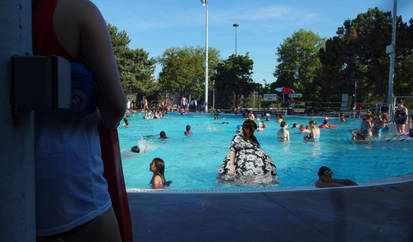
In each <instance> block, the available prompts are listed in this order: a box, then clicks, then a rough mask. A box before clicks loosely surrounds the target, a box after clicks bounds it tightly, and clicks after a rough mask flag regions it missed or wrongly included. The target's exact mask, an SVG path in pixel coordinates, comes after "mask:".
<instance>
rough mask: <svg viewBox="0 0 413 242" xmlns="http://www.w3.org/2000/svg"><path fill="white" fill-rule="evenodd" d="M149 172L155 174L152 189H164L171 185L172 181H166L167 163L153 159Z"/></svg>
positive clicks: (159, 159)
mask: <svg viewBox="0 0 413 242" xmlns="http://www.w3.org/2000/svg"><path fill="white" fill-rule="evenodd" d="M149 170H150V171H151V172H153V176H152V179H151V182H150V184H151V185H152V189H162V188H165V187H167V186H169V185H170V184H171V181H166V180H165V176H164V171H165V163H164V161H163V160H162V159H161V158H155V159H153V160H152V162H151V163H150V164H149Z"/></svg>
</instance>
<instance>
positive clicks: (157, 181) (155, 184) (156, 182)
mask: <svg viewBox="0 0 413 242" xmlns="http://www.w3.org/2000/svg"><path fill="white" fill-rule="evenodd" d="M160 188H163V182H162V178H161V177H160V176H158V175H156V176H155V177H154V178H153V180H152V189H160Z"/></svg>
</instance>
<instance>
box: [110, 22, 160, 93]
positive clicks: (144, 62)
mask: <svg viewBox="0 0 413 242" xmlns="http://www.w3.org/2000/svg"><path fill="white" fill-rule="evenodd" d="M108 29H109V33H110V36H111V40H112V46H113V51H114V53H115V57H116V62H117V64H118V68H119V75H120V78H121V81H122V87H123V89H124V90H125V92H126V93H138V94H139V95H145V96H147V95H151V94H152V93H153V92H154V91H156V90H157V88H158V87H157V85H156V83H155V78H154V72H155V64H156V60H155V59H154V58H149V53H148V52H146V51H144V50H143V49H135V50H133V49H130V48H129V47H128V45H129V43H130V39H129V36H128V35H127V33H126V31H125V30H122V31H118V29H117V27H116V26H113V25H110V24H108Z"/></svg>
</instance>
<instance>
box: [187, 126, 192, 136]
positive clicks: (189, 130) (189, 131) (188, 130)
mask: <svg viewBox="0 0 413 242" xmlns="http://www.w3.org/2000/svg"><path fill="white" fill-rule="evenodd" d="M191 134H192V132H191V125H187V126H186V131H185V135H191Z"/></svg>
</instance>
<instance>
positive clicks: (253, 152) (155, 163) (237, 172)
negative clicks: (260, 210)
mask: <svg viewBox="0 0 413 242" xmlns="http://www.w3.org/2000/svg"><path fill="white" fill-rule="evenodd" d="M145 103H146V102H145ZM128 106H129V105H128ZM170 111H176V112H177V113H179V114H180V115H184V114H186V113H188V112H189V109H188V102H187V101H186V99H185V98H184V97H183V98H182V99H181V105H174V106H172V105H171V104H170V103H169V102H168V103H167V104H161V105H158V107H157V108H156V109H155V110H151V109H150V108H149V106H146V104H145V106H144V107H143V109H137V110H136V111H134V110H132V109H129V110H128V111H127V112H126V114H125V118H124V123H123V126H125V127H128V125H129V124H128V121H127V118H128V117H130V115H135V114H136V113H138V114H139V115H141V114H142V113H144V115H143V116H142V118H143V119H160V118H165V117H166V114H167V113H168V112H170ZM195 111H196V110H195ZM236 112H239V111H238V110H237V111H236ZM239 113H240V114H241V115H242V116H243V117H244V122H243V124H242V125H237V128H236V132H237V134H236V135H235V136H234V137H233V139H232V141H231V144H230V151H229V152H228V154H227V155H226V157H225V159H224V161H223V162H222V164H221V166H220V168H219V171H218V175H217V181H218V182H219V183H223V184H230V185H238V186H259V185H276V184H279V181H278V176H277V168H276V166H275V164H274V162H273V161H272V159H271V158H270V157H269V156H268V155H267V153H266V152H265V151H264V150H263V149H262V148H261V146H260V144H259V142H258V140H257V138H256V137H255V135H254V132H255V131H257V132H263V131H264V130H265V129H266V128H267V124H266V123H265V122H269V121H270V120H271V114H270V113H269V112H264V113H262V115H261V118H260V117H259V115H257V114H256V113H254V112H253V111H250V110H245V111H243V112H239ZM211 114H212V115H213V116H214V120H219V119H220V112H219V111H217V110H212V111H211ZM275 120H276V122H277V123H279V125H280V129H279V130H278V132H277V137H278V140H279V142H282V143H287V142H290V140H291V138H290V131H292V130H297V132H299V133H301V134H302V137H303V140H304V141H305V142H319V141H320V137H321V132H320V129H334V128H338V127H339V125H338V124H332V123H330V121H329V118H328V117H325V118H324V120H323V123H322V124H321V125H318V124H317V122H316V121H314V120H311V121H310V122H309V123H308V124H297V123H293V125H292V127H291V128H290V129H287V128H288V126H289V124H288V122H287V121H286V120H285V119H284V115H283V114H276V115H275ZM338 120H339V122H340V123H344V122H346V117H345V115H344V113H341V114H340V116H339V119H338ZM257 123H258V124H257ZM391 123H392V122H390V120H389V114H388V113H387V112H383V113H382V112H377V113H372V112H369V113H367V115H366V116H365V117H364V118H363V119H362V122H361V126H360V128H358V129H352V130H350V133H351V135H352V138H351V139H352V141H353V142H354V143H355V144H357V143H365V142H368V141H371V140H372V139H374V138H380V137H381V136H382V135H383V133H386V132H389V124H391ZM394 123H395V124H396V128H397V132H398V136H400V135H405V136H406V137H409V136H410V137H413V129H411V130H410V133H409V132H406V127H407V124H408V109H407V108H406V107H404V102H403V100H399V101H398V104H397V107H396V109H395V114H394ZM223 124H228V122H223ZM192 134H193V133H192V131H191V126H190V125H186V127H185V131H184V135H192ZM159 138H160V139H167V138H168V137H167V136H166V133H165V131H161V132H160V134H159ZM131 151H132V152H135V153H145V152H146V149H145V147H142V149H140V148H139V147H138V146H136V145H135V146H133V147H132V148H131ZM164 166H165V162H164V161H163V160H162V159H161V158H155V159H153V160H152V162H151V163H150V171H151V172H153V177H152V179H151V181H150V184H151V185H152V188H154V189H159V188H166V187H167V186H169V184H171V181H166V180H165V175H164V170H165V167H164ZM332 174H333V172H332V171H331V169H330V168H328V167H326V166H322V167H320V168H319V171H318V177H319V178H318V180H317V181H316V182H315V186H316V187H319V188H321V187H335V186H345V185H357V183H355V182H354V181H351V180H348V179H345V180H342V179H334V178H332Z"/></svg>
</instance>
